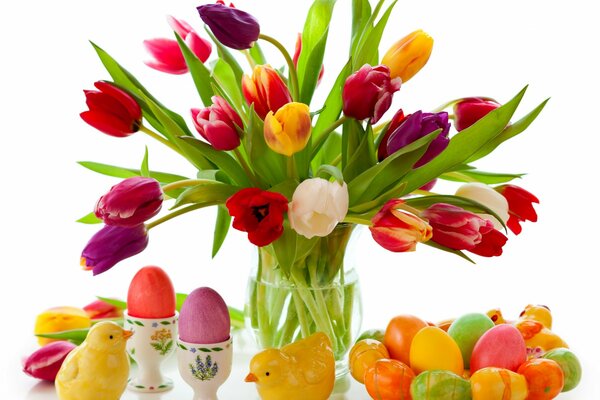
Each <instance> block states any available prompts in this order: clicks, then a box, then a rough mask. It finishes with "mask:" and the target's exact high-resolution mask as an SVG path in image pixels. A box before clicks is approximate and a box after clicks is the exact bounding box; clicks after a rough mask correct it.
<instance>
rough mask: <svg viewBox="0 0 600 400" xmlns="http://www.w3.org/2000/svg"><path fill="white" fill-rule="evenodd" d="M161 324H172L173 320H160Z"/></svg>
mask: <svg viewBox="0 0 600 400" xmlns="http://www.w3.org/2000/svg"><path fill="white" fill-rule="evenodd" d="M160 324H161V325H171V321H160Z"/></svg>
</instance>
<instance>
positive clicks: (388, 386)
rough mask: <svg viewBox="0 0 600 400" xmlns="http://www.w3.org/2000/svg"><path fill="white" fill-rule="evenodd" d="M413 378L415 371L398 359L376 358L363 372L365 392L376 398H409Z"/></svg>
mask: <svg viewBox="0 0 600 400" xmlns="http://www.w3.org/2000/svg"><path fill="white" fill-rule="evenodd" d="M413 379H415V373H414V372H413V371H412V370H411V369H410V368H409V367H408V366H407V365H406V364H404V363H401V362H400V361H398V360H388V359H382V360H377V361H375V364H373V365H372V366H370V367H369V368H368V369H367V371H366V372H365V386H366V388H367V392H369V395H370V396H371V397H372V398H374V399H378V400H398V399H410V398H411V396H410V384H411V383H412V381H413Z"/></svg>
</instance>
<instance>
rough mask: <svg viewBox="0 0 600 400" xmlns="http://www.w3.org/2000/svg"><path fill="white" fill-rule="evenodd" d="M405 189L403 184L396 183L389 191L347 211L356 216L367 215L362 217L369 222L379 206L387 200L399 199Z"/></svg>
mask: <svg viewBox="0 0 600 400" xmlns="http://www.w3.org/2000/svg"><path fill="white" fill-rule="evenodd" d="M405 187H406V183H405V182H398V183H397V184H396V185H394V186H393V187H392V188H391V189H389V190H388V191H386V192H384V193H383V194H381V195H379V196H378V197H376V198H375V199H373V200H370V201H366V202H364V203H358V204H357V205H354V206H352V207H350V208H349V211H350V212H352V213H356V214H365V213H366V214H368V215H363V217H366V218H367V219H368V220H369V221H370V220H371V219H372V218H373V216H374V215H375V213H376V212H378V211H379V209H380V208H381V206H383V205H384V204H385V203H386V202H387V201H388V200H390V199H394V198H399V197H401V195H402V193H403V191H404V188H405ZM373 211H375V212H373Z"/></svg>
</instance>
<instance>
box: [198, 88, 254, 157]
mask: <svg viewBox="0 0 600 400" xmlns="http://www.w3.org/2000/svg"><path fill="white" fill-rule="evenodd" d="M212 101H213V105H211V106H210V107H206V108H204V109H202V110H199V109H197V108H194V109H192V121H193V122H194V126H195V127H196V130H197V131H198V133H199V134H200V135H202V137H203V138H204V139H206V140H207V141H208V142H209V143H210V144H211V145H212V146H213V147H214V148H215V149H217V150H233V149H235V148H237V147H238V146H239V145H240V136H239V135H238V133H237V130H236V126H237V127H238V128H240V129H242V128H243V127H244V125H243V123H242V119H241V118H240V116H239V115H238V114H237V113H236V112H235V111H234V110H233V108H231V106H230V105H229V103H227V102H226V101H225V100H224V99H223V98H221V97H219V96H213V97H212Z"/></svg>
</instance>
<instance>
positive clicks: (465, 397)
mask: <svg viewBox="0 0 600 400" xmlns="http://www.w3.org/2000/svg"><path fill="white" fill-rule="evenodd" d="M410 394H411V395H412V400H430V399H444V400H470V399H471V384H470V383H469V381H468V380H466V379H463V378H461V377H460V376H458V375H456V374H453V373H452V372H449V371H442V370H435V371H425V372H422V373H420V374H419V376H417V377H416V378H415V379H414V380H413V381H412V383H411V384H410Z"/></svg>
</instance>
